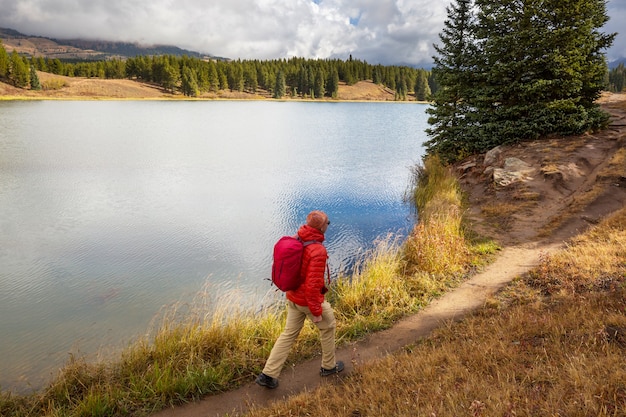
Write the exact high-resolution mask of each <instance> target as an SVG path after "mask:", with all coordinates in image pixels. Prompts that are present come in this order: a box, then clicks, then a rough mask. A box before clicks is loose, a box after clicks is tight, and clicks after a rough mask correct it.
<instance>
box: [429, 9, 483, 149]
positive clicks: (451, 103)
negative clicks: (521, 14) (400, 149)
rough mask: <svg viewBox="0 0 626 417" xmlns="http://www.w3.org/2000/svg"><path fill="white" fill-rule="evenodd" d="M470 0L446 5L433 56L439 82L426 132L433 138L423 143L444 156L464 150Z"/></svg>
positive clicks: (470, 66)
mask: <svg viewBox="0 0 626 417" xmlns="http://www.w3.org/2000/svg"><path fill="white" fill-rule="evenodd" d="M472 7H473V1H472V0H457V1H456V2H455V3H452V4H451V5H450V6H448V7H447V12H448V18H447V20H446V21H445V22H444V28H443V31H442V32H441V33H440V34H439V39H440V41H441V44H440V45H435V50H436V51H437V53H438V55H437V56H435V57H433V59H434V62H435V67H434V68H433V70H432V74H433V77H434V78H435V79H436V80H437V83H438V84H439V85H440V86H441V88H439V89H438V90H437V92H436V93H435V95H434V98H433V99H434V104H433V106H432V107H429V108H428V109H427V113H428V114H429V115H430V116H431V117H430V118H429V119H428V123H429V124H430V125H431V126H432V127H431V128H429V129H426V133H428V135H430V136H431V137H432V138H431V139H430V140H428V141H427V142H426V143H425V145H426V148H427V150H428V151H429V152H431V153H435V152H438V153H440V154H441V155H442V157H444V159H451V158H454V157H457V156H458V157H460V156H462V155H463V154H464V153H467V152H468V151H466V150H464V147H465V146H464V143H463V137H464V135H465V134H466V127H467V125H468V124H469V120H468V116H469V115H470V111H471V110H470V109H471V106H470V105H469V103H468V98H469V96H470V91H471V89H472V88H473V75H472V74H473V71H474V69H475V63H474V61H475V60H476V59H477V53H478V52H477V48H476V46H475V43H474V33H475V20H474V15H473V13H472Z"/></svg>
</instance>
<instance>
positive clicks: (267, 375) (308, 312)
mask: <svg viewBox="0 0 626 417" xmlns="http://www.w3.org/2000/svg"><path fill="white" fill-rule="evenodd" d="M329 225H330V221H329V220H328V216H327V215H326V213H324V212H322V211H319V210H315V211H312V212H311V213H309V215H308V216H307V218H306V224H303V225H302V226H300V229H298V236H299V237H300V239H301V240H302V241H303V242H308V241H317V242H319V243H320V244H310V245H307V246H305V248H304V254H303V256H302V265H301V267H300V274H301V276H302V277H303V278H304V281H303V282H302V284H301V285H300V286H299V287H298V288H297V289H295V290H292V291H287V292H286V293H285V294H286V296H287V323H286V324H285V329H284V330H283V332H282V333H281V335H280V336H279V337H278V340H276V343H275V344H274V347H273V348H272V352H271V353H270V356H269V358H268V359H267V362H266V363H265V367H264V368H263V372H262V373H261V374H260V375H259V376H258V377H257V379H256V383H257V384H259V385H261V386H264V387H267V388H271V389H273V388H276V387H277V386H278V376H279V375H280V372H281V370H282V367H283V365H284V363H285V360H287V356H288V355H289V351H290V350H291V346H292V345H293V343H294V342H295V341H296V338H297V337H298V335H299V334H300V330H302V327H303V326H304V319H305V318H307V317H308V318H309V319H310V320H311V321H312V322H313V323H315V325H316V326H317V328H318V329H319V331H320V339H321V344H322V367H321V368H320V375H321V376H328V375H333V374H336V373H339V372H341V371H343V369H344V364H343V362H341V361H335V315H334V313H333V309H332V307H331V306H330V303H329V302H328V301H325V300H324V294H325V293H326V292H327V291H328V288H327V287H326V285H325V282H324V276H325V273H326V270H327V263H326V262H327V259H328V254H327V252H326V248H325V247H324V245H322V244H321V242H323V241H324V233H326V229H328V226H329Z"/></svg>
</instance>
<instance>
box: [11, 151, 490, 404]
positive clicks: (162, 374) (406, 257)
mask: <svg viewBox="0 0 626 417" xmlns="http://www.w3.org/2000/svg"><path fill="white" fill-rule="evenodd" d="M416 172H419V175H420V177H419V178H416V184H418V183H419V184H422V186H424V187H428V190H427V194H426V196H425V197H424V196H422V197H421V199H420V207H421V211H420V217H421V219H420V222H419V224H418V225H417V226H416V227H415V229H414V231H413V232H412V233H411V235H410V236H409V238H408V240H407V242H406V243H404V244H401V243H400V242H399V241H398V238H397V237H394V236H388V237H387V238H385V239H382V240H381V241H380V242H378V243H377V245H376V247H375V249H374V250H373V251H372V252H371V253H368V254H366V255H365V256H364V259H363V262H362V263H361V264H360V265H359V267H358V268H357V271H356V272H355V273H354V274H353V275H352V276H350V277H343V278H342V279H340V280H339V282H338V283H337V284H336V285H335V286H333V288H332V290H331V292H330V293H329V295H328V296H329V299H330V301H331V302H332V303H333V305H334V310H335V314H336V316H337V318H338V327H337V339H338V342H339V344H341V343H345V342H349V341H351V340H355V339H358V338H361V337H363V336H364V335H367V334H369V333H372V332H374V331H377V330H380V329H384V328H388V327H390V326H391V325H392V324H393V323H394V322H395V321H396V320H397V319H399V318H401V317H403V316H406V315H408V314H410V313H412V312H415V311H416V310H418V309H419V308H420V307H421V306H423V305H425V304H427V303H428V302H429V300H431V299H432V298H434V297H436V296H438V295H440V294H441V293H442V292H443V291H445V290H446V289H448V288H450V287H452V286H453V285H455V284H456V283H458V282H459V280H460V279H461V278H462V277H463V276H464V275H465V274H466V273H467V271H468V270H469V269H471V267H472V266H473V265H475V263H476V259H475V258H479V257H481V256H482V257H485V256H488V254H489V252H490V250H493V246H492V245H489V244H485V243H484V242H482V243H481V244H480V249H476V250H475V251H473V250H472V249H471V248H470V247H469V243H468V241H467V240H466V239H465V238H464V236H463V230H462V226H461V224H462V209H461V206H460V205H461V195H460V192H459V187H458V184H457V183H456V181H455V180H454V178H453V176H452V174H451V173H450V171H449V170H448V169H447V168H444V167H443V166H442V165H441V163H440V162H439V161H438V160H427V161H426V166H425V168H424V169H420V170H416ZM426 178H428V180H427V181H426V180H425V179H426ZM418 194H419V192H416V193H415V195H418ZM208 293H210V291H206V290H205V291H202V292H201V293H200V294H199V295H198V298H197V300H196V301H195V302H194V303H191V304H190V305H188V306H177V308H174V309H172V310H167V311H165V313H164V315H163V317H162V319H161V320H160V321H159V322H158V323H157V325H155V329H154V330H153V331H152V332H151V333H150V335H149V336H146V337H145V338H142V339H139V340H137V341H136V342H135V343H133V344H131V345H130V346H129V347H128V348H127V349H126V350H125V351H124V352H122V354H121V355H120V358H119V359H118V360H114V361H112V362H110V363H95V364H91V363H87V362H86V361H85V360H84V359H81V358H77V359H72V360H71V361H70V362H69V363H68V364H67V365H66V366H65V367H64V368H63V370H62V371H61V373H60V374H59V375H58V377H57V378H56V379H55V380H54V381H53V382H52V383H51V384H50V385H49V386H48V387H47V388H46V389H45V390H44V391H43V392H41V393H37V394H34V395H32V396H28V397H15V396H11V395H10V394H8V393H4V394H1V396H0V410H2V411H3V415H4V414H12V415H16V416H31V415H32V416H34V415H46V416H82V415H90V416H109V415H115V416H118V415H145V414H147V413H150V412H152V411H156V410H159V409H162V408H163V407H165V406H168V405H173V404H180V403H183V402H185V401H189V400H191V399H194V398H198V397H200V396H202V395H205V394H207V393H216V392H219V391H223V390H228V389H232V388H234V387H236V386H238V385H239V384H241V383H242V382H244V381H246V382H247V381H249V380H251V379H253V377H254V376H255V375H256V374H257V373H258V372H259V371H260V370H261V367H262V366H263V363H264V362H265V360H266V358H267V356H268V354H269V351H270V350H271V347H272V345H273V343H274V341H275V340H276V338H277V337H278V335H279V334H280V332H281V330H282V326H283V323H284V314H285V311H284V308H283V306H282V303H280V304H279V305H273V306H271V307H269V308H267V309H266V310H264V311H262V312H250V311H246V310H236V309H235V310H233V309H232V308H229V307H228V306H233V305H234V306H237V305H241V304H242V303H240V302H237V301H234V300H222V303H221V304H219V305H218V306H212V305H211V302H210V298H209V297H208V296H207V294H208ZM318 343H319V342H318V336H317V331H316V329H315V328H314V326H312V325H311V324H310V323H308V322H307V324H306V326H305V328H304V329H303V331H302V332H301V334H300V337H299V339H298V341H297V342H296V345H295V346H294V348H293V349H292V351H291V354H290V357H289V358H288V363H287V365H288V366H289V365H291V364H294V363H297V362H299V361H302V360H304V359H307V358H310V357H312V356H313V355H315V354H316V353H317V351H318V350H319V347H318ZM5 410H6V413H5Z"/></svg>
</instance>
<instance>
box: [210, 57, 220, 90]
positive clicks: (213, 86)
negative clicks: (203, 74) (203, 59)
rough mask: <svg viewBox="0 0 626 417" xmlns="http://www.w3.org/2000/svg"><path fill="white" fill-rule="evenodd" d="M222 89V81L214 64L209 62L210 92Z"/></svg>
mask: <svg viewBox="0 0 626 417" xmlns="http://www.w3.org/2000/svg"><path fill="white" fill-rule="evenodd" d="M219 89H220V79H219V76H218V74H217V67H216V66H215V63H214V62H209V91H217V90H219Z"/></svg>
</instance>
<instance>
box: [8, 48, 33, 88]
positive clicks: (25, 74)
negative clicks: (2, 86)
mask: <svg viewBox="0 0 626 417" xmlns="http://www.w3.org/2000/svg"><path fill="white" fill-rule="evenodd" d="M9 82H10V83H11V84H12V85H14V86H15V87H20V88H26V87H28V86H29V85H30V69H29V68H28V64H27V63H26V62H24V59H23V58H22V57H21V56H19V54H18V53H17V51H16V50H13V52H12V53H11V59H10V62H9Z"/></svg>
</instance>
